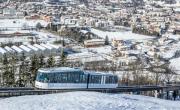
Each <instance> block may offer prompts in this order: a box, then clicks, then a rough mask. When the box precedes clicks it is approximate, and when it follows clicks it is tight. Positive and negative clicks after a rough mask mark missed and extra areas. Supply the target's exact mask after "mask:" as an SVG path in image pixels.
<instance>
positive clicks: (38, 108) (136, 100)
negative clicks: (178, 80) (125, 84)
mask: <svg viewBox="0 0 180 110" xmlns="http://www.w3.org/2000/svg"><path fill="white" fill-rule="evenodd" d="M179 104H180V102H173V101H167V100H161V99H156V98H152V97H146V96H135V95H127V94H103V93H96V92H69V93H61V94H51V95H41V96H21V97H13V98H8V99H2V100H0V108H1V109H2V108H3V109H2V110H180V105H179Z"/></svg>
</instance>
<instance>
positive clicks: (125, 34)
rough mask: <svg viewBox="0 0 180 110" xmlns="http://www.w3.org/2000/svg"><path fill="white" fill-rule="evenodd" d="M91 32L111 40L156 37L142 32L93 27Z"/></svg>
mask: <svg viewBox="0 0 180 110" xmlns="http://www.w3.org/2000/svg"><path fill="white" fill-rule="evenodd" d="M91 32H92V33H94V34H96V35H97V36H99V37H101V38H104V39H105V38H106V36H108V38H109V39H110V40H112V39H120V40H138V41H139V40H148V39H153V38H154V37H152V36H146V35H140V34H134V33H132V32H131V31H122V32H108V31H101V30H98V29H94V28H92V29H91Z"/></svg>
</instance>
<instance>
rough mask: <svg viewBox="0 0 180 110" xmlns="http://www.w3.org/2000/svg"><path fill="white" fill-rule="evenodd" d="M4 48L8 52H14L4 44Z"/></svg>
mask: <svg viewBox="0 0 180 110" xmlns="http://www.w3.org/2000/svg"><path fill="white" fill-rule="evenodd" d="M4 49H6V50H7V51H8V52H14V50H13V49H12V48H10V47H8V46H5V47H4Z"/></svg>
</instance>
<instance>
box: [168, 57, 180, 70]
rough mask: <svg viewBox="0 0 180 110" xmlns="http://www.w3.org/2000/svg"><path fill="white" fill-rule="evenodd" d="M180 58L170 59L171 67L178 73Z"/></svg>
mask: <svg viewBox="0 0 180 110" xmlns="http://www.w3.org/2000/svg"><path fill="white" fill-rule="evenodd" d="M179 62H180V58H174V59H172V60H170V67H172V68H173V69H174V70H175V72H176V73H177V74H180V63H179Z"/></svg>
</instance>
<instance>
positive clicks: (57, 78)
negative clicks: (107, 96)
mask: <svg viewBox="0 0 180 110" xmlns="http://www.w3.org/2000/svg"><path fill="white" fill-rule="evenodd" d="M117 86H118V77H117V76H116V75H113V74H103V73H94V72H84V71H82V70H80V69H76V68H68V67H60V68H44V69H39V70H38V73H37V77H36V81H35V87H36V88H40V89H80V88H82V89H83V88H84V89H85V88H116V87H117Z"/></svg>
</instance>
